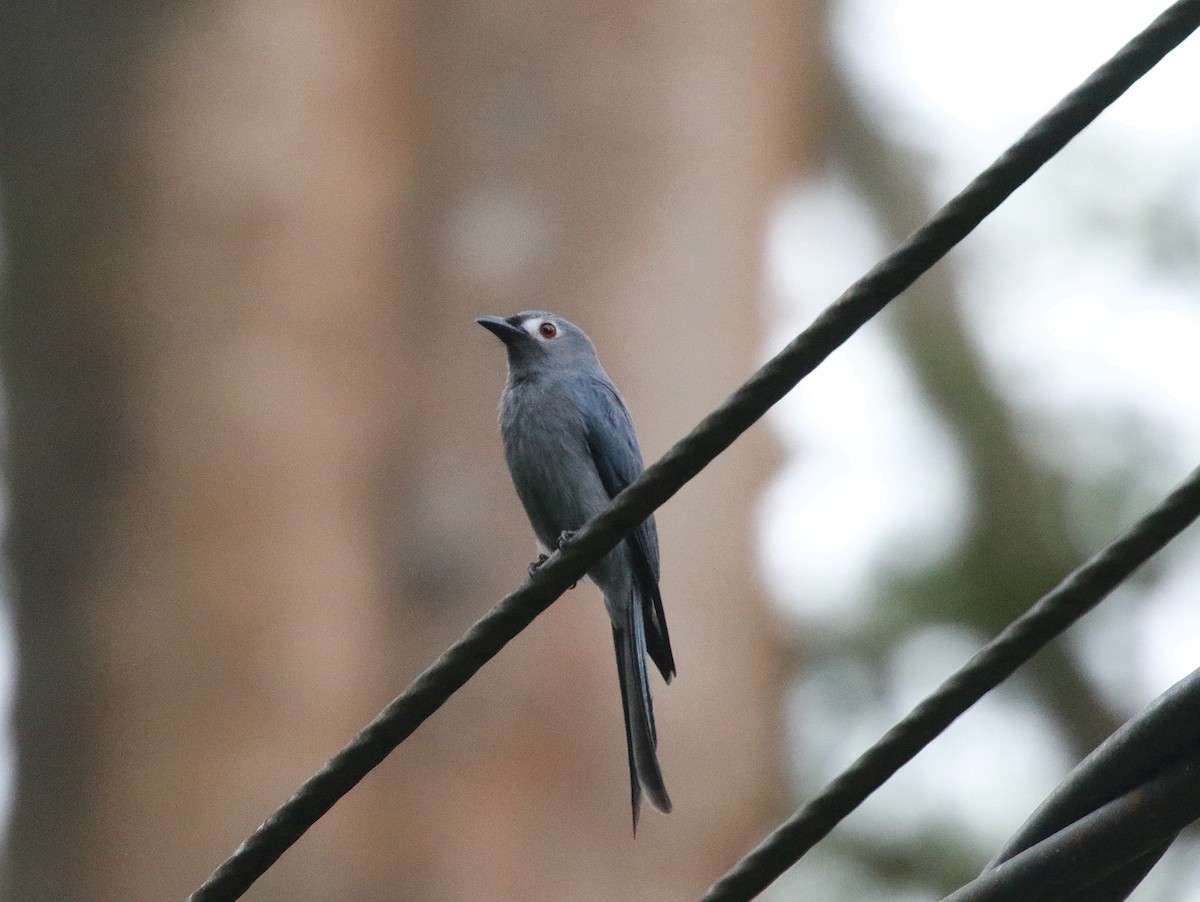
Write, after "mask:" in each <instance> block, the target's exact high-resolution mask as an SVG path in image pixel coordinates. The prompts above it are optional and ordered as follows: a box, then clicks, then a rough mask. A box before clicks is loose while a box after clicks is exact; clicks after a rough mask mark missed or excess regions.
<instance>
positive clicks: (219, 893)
mask: <svg viewBox="0 0 1200 902" xmlns="http://www.w3.org/2000/svg"><path fill="white" fill-rule="evenodd" d="M1197 24H1200V0H1183V2H1179V3H1176V4H1175V6H1173V7H1172V8H1171V9H1170V10H1168V11H1167V12H1166V13H1164V14H1163V16H1161V17H1160V18H1159V20H1158V21H1156V22H1155V23H1154V24H1153V25H1152V26H1151V27H1150V28H1148V29H1147V30H1146V31H1145V32H1143V33H1142V35H1140V36H1139V37H1138V38H1136V39H1135V40H1134V41H1133V42H1131V43H1130V44H1129V45H1128V46H1127V47H1126V48H1125V49H1123V50H1122V51H1121V52H1120V53H1118V54H1117V56H1115V57H1114V58H1113V59H1112V60H1111V61H1109V62H1108V63H1107V64H1106V65H1105V66H1104V67H1102V68H1101V69H1100V70H1098V71H1097V72H1096V73H1095V74H1093V75H1092V77H1091V78H1089V79H1088V80H1087V81H1086V82H1085V83H1084V84H1083V85H1081V86H1080V87H1079V88H1077V89H1076V90H1075V91H1074V92H1072V94H1070V95H1069V96H1068V97H1067V98H1066V99H1065V100H1063V101H1062V102H1061V103H1059V104H1058V106H1056V107H1055V108H1054V109H1053V110H1051V111H1050V113H1048V114H1047V115H1046V116H1044V117H1043V118H1042V119H1041V120H1039V121H1038V122H1037V123H1036V124H1035V125H1034V126H1033V128H1032V129H1030V131H1029V132H1028V133H1027V134H1026V135H1025V136H1024V137H1023V138H1021V140H1019V141H1018V142H1017V143H1016V144H1014V145H1013V146H1012V147H1010V148H1009V149H1008V150H1007V151H1006V152H1005V153H1004V154H1003V155H1002V156H1001V157H1000V158H999V159H998V160H997V161H996V162H995V163H993V164H992V165H991V166H990V167H988V169H986V170H985V171H984V172H983V173H982V174H981V175H979V176H978V177H977V178H976V179H975V180H974V181H972V182H971V184H970V185H968V186H967V188H966V189H965V190H963V191H962V192H961V193H960V194H959V195H958V196H957V197H955V198H954V199H953V200H951V201H950V203H948V204H947V205H946V206H945V207H943V208H942V210H941V211H939V212H938V214H937V215H935V216H934V217H933V219H931V220H930V221H929V223H927V224H926V225H925V226H924V227H923V228H921V229H920V230H918V231H917V232H916V233H914V234H913V235H912V236H911V237H910V238H909V239H908V240H907V241H906V242H905V243H904V244H903V245H902V246H901V247H900V248H898V249H897V250H896V251H894V252H893V253H892V254H890V255H889V256H888V257H886V258H885V259H884V260H883V261H881V262H880V263H879V264H877V265H876V266H875V267H874V268H873V269H872V270H871V271H870V272H868V273H867V274H866V275H865V276H864V277H863V278H861V279H859V280H858V281H857V282H855V283H854V284H853V285H852V286H850V288H849V289H847V291H846V292H845V293H844V294H843V295H842V296H841V297H840V298H838V299H837V300H836V301H835V302H834V303H833V304H832V305H830V307H828V308H827V309H826V310H825V311H824V312H823V313H822V314H821V315H820V316H819V317H817V319H816V320H815V321H814V322H813V323H812V325H811V326H809V327H808V328H807V329H805V330H804V331H803V332H802V333H801V334H800V335H798V336H797V337H796V338H795V339H794V340H793V341H792V342H791V343H790V344H789V345H788V346H787V347H786V348H784V349H783V350H782V351H781V352H780V353H779V354H777V355H776V356H775V357H774V358H772V359H771V360H770V361H769V362H768V363H767V364H766V365H765V366H763V367H762V368H761V369H759V370H758V372H757V373H755V374H754V376H752V377H751V378H750V379H749V380H748V381H747V382H746V383H745V384H744V385H742V387H741V388H739V389H738V390H737V391H736V392H734V393H733V395H731V396H730V397H729V399H728V400H726V401H725V403H724V404H722V405H721V406H720V407H719V408H717V410H715V411H714V412H713V413H711V414H710V415H709V416H708V417H706V418H705V419H704V420H703V421H702V422H701V423H700V424H699V425H698V426H696V428H695V429H693V430H692V431H691V433H689V434H688V435H687V436H686V437H685V438H684V439H682V440H681V441H679V442H678V443H677V444H676V445H675V446H674V447H672V448H671V449H670V450H669V451H668V452H667V453H666V454H665V455H663V457H662V458H661V459H660V460H659V461H658V462H657V463H655V464H653V465H652V466H651V467H649V468H648V469H647V470H646V472H645V473H643V474H642V476H641V477H640V478H639V479H637V480H636V481H635V482H634V483H633V484H632V485H631V486H629V487H628V488H627V489H625V491H623V492H622V493H621V494H620V495H619V496H617V498H616V499H615V500H614V501H613V504H612V505H611V506H610V507H609V509H608V510H606V511H605V512H604V513H602V514H601V515H600V516H598V517H596V518H595V519H594V520H592V521H591V522H590V523H588V524H587V525H586V526H585V527H583V529H581V530H579V531H578V532H577V533H576V535H575V538H574V540H573V541H572V542H571V543H570V544H569V545H568V546H567V547H566V548H565V549H563V550H562V551H561V552H556V553H555V554H553V555H551V556H550V559H549V560H548V561H547V562H546V564H545V565H544V566H543V567H542V568H541V569H540V570H539V571H538V572H537V573H536V574H535V576H534V578H533V579H532V580H530V581H529V582H528V583H526V584H525V585H523V586H522V587H521V588H519V589H518V590H517V591H515V592H513V593H511V594H510V595H508V596H506V597H505V598H504V599H503V600H502V601H501V602H500V603H499V604H498V605H496V607H495V608H493V609H492V610H491V611H490V612H489V613H488V614H487V615H485V616H484V617H483V618H482V619H480V620H479V621H478V622H477V623H476V624H475V625H474V626H473V627H471V629H470V630H469V631H468V633H467V634H466V636H464V637H463V639H461V640H460V641H459V642H458V643H456V644H455V645H454V646H453V647H451V648H450V649H448V650H447V651H446V652H445V653H444V654H443V655H442V656H441V657H440V658H439V659H438V660H437V662H435V663H434V664H433V666H432V667H430V668H429V669H428V670H426V671H425V672H424V673H422V674H421V675H420V676H419V677H418V678H417V679H416V680H415V681H414V682H413V683H412V684H411V685H410V686H409V687H408V689H406V690H405V691H404V692H403V693H402V694H401V695H400V696H399V697H397V698H396V699H395V700H394V701H393V702H392V703H391V704H390V705H388V706H387V708H385V709H384V710H383V711H382V712H380V714H379V715H378V716H377V717H376V718H375V719H374V720H373V721H372V722H371V723H370V724H369V725H368V726H367V727H366V728H365V729H364V730H363V731H362V733H360V734H359V735H358V736H357V737H355V739H354V740H353V741H351V743H350V744H349V745H347V746H346V747H345V748H344V749H342V751H340V752H338V754H337V755H335V756H334V757H333V758H332V759H330V761H329V762H328V763H327V764H326V765H325V766H324V767H323V768H322V769H321V770H320V771H319V772H318V773H317V774H316V775H314V776H313V777H312V778H310V779H309V780H308V781H307V782H306V783H305V784H304V785H303V786H301V787H300V789H299V790H297V792H296V794H295V795H293V796H292V798H291V799H289V800H288V801H287V802H285V803H284V804H283V806H282V807H280V808H279V810H278V811H276V812H275V814H273V815H272V816H271V817H270V818H269V819H268V820H267V821H266V822H264V823H263V824H262V825H261V826H260V827H259V828H258V829H257V830H255V832H254V833H253V834H252V835H251V836H250V837H249V838H248V839H247V840H246V841H245V842H244V843H242V845H241V846H239V847H238V849H237V850H236V851H235V852H234V853H233V855H231V856H230V858H229V859H228V860H226V861H225V863H224V864H222V865H221V866H220V867H219V868H218V869H217V870H216V871H215V872H214V873H213V874H212V876H210V877H209V878H208V880H207V881H205V883H204V884H203V885H202V886H201V887H200V888H199V889H198V890H196V892H195V893H194V894H193V895H192V896H191V900H192V902H225V900H233V899H237V898H240V897H241V895H242V893H244V892H245V891H246V889H247V888H248V887H249V886H250V885H251V884H252V883H253V882H254V881H255V880H257V879H258V878H259V877H260V876H262V874H263V873H265V872H266V870H267V869H268V868H269V867H271V865H272V864H273V863H274V862H275V861H276V860H278V858H279V856H280V855H282V854H283V853H284V852H285V851H287V849H288V848H290V847H291V845H292V844H293V843H295V842H296V840H297V839H299V838H300V836H302V835H303V834H304V832H305V831H306V830H307V829H308V828H309V827H311V826H312V825H313V824H314V823H315V822H316V821H317V820H318V819H319V818H320V817H321V816H322V815H323V814H325V812H327V811H328V810H329V809H330V808H332V807H333V805H334V804H335V803H336V802H337V801H338V799H340V798H341V797H342V796H343V795H345V794H346V793H347V792H349V791H350V789H351V788H353V787H354V786H355V784H357V783H358V781H359V780H361V779H362V778H363V777H364V776H366V774H367V773H369V772H370V770H371V769H372V768H373V767H375V765H377V764H378V763H379V762H380V761H382V760H383V759H384V758H385V757H386V756H387V755H388V753H390V752H391V751H392V749H394V748H395V747H396V746H397V745H399V743H401V742H403V741H404V739H405V738H406V737H407V736H409V735H410V734H411V733H412V732H413V730H415V729H416V728H417V727H418V726H420V724H421V723H422V722H423V721H424V720H425V718H427V717H428V716H429V715H430V714H432V713H433V712H434V711H436V710H437V709H438V708H439V707H440V706H441V705H442V704H443V703H444V702H445V701H446V700H447V699H448V698H449V697H450V696H451V695H452V694H453V693H454V692H455V691H456V690H457V689H458V688H459V687H460V686H462V685H463V684H464V683H465V682H466V681H467V680H468V679H470V678H471V677H472V676H473V675H474V674H475V673H476V672H477V671H478V670H479V668H481V667H482V666H483V665H484V664H485V663H487V661H489V660H490V659H491V658H492V657H493V656H494V655H496V654H497V653H498V652H499V651H500V649H501V648H503V647H504V645H505V644H506V643H507V642H508V641H509V640H511V639H512V638H513V637H514V636H516V635H517V634H518V633H519V632H520V631H521V630H522V629H524V628H525V627H526V626H528V625H529V624H530V623H531V622H532V621H533V619H534V618H535V617H537V615H538V614H540V613H541V612H542V611H544V610H545V609H546V608H547V607H549V606H550V604H552V603H553V601H554V600H555V599H556V598H557V597H558V596H559V595H561V594H562V593H563V592H564V591H565V590H566V588H567V587H568V586H570V585H571V584H572V583H573V582H575V581H577V580H578V579H579V578H581V577H582V576H583V575H584V574H585V573H586V572H587V570H588V568H589V567H590V566H591V565H592V564H594V563H595V562H596V561H598V560H599V559H600V558H601V557H603V556H604V555H605V554H606V553H607V552H608V551H610V550H611V549H612V548H613V547H614V546H615V545H616V544H617V542H619V541H620V540H621V539H622V538H623V537H624V536H625V535H626V534H627V533H628V532H630V531H632V530H633V529H634V528H635V527H636V526H637V525H638V524H639V523H641V522H642V521H643V520H645V518H646V517H647V516H649V515H650V514H651V513H652V512H653V511H654V510H655V509H656V508H658V507H660V506H661V505H662V504H663V503H665V502H666V501H667V500H668V499H669V498H671V496H673V495H674V494H675V493H676V492H678V491H679V489H680V488H682V487H683V485H684V484H685V483H687V482H688V481H689V480H690V479H691V478H692V477H694V476H695V475H696V474H697V473H699V472H700V471H701V470H702V469H704V467H706V466H707V465H708V464H709V463H711V462H712V460H713V459H714V458H716V456H717V455H718V454H720V453H721V452H722V451H724V450H725V449H726V448H727V447H729V445H731V444H732V443H733V441H734V440H735V439H736V438H737V437H738V436H739V435H741V434H742V433H743V432H745V431H746V430H747V429H748V428H749V427H750V426H752V425H753V424H754V423H755V422H757V421H758V419H759V418H761V417H762V415H763V414H764V413H766V411H767V410H769V409H770V408H771V406H772V405H774V404H775V403H776V402H778V401H779V400H780V399H781V398H782V397H783V396H784V395H785V394H787V393H788V392H789V391H790V390H791V389H792V388H793V387H794V386H795V385H796V383H798V382H799V381H800V380H801V379H803V378H804V377H805V376H806V375H808V374H809V373H810V372H812V371H813V369H815V368H816V367H817V365H818V364H820V363H821V362H822V361H823V360H824V359H825V358H826V357H828V356H829V355H830V354H831V353H832V352H833V351H834V350H835V349H836V348H837V347H838V346H839V345H841V344H842V343H843V342H844V341H846V339H848V338H849V337H850V336H851V335H852V334H854V332H855V331H856V330H857V329H858V328H859V327H861V326H862V325H863V324H864V323H866V322H867V321H868V320H870V319H871V317H873V316H874V315H875V314H876V313H878V312H879V311H880V310H882V309H883V308H884V307H885V306H886V305H887V304H888V303H889V302H890V301H891V300H892V299H893V298H895V297H896V295H898V294H899V293H900V292H901V291H903V290H904V289H905V288H907V287H908V286H909V285H911V284H912V283H913V282H914V281H915V280H916V279H917V278H918V277H919V276H920V275H921V274H922V273H924V272H925V271H926V270H928V269H929V268H930V267H931V266H933V264H934V263H936V262H937V261H938V260H939V259H941V257H943V256H944V255H945V254H946V253H947V252H948V251H949V250H950V249H951V248H952V247H953V246H954V245H955V244H957V243H958V242H959V241H961V240H962V239H963V238H964V237H965V236H966V235H967V234H969V233H970V232H971V230H972V229H974V228H975V226H977V225H978V224H979V223H980V222H981V221H982V220H983V219H984V218H985V217H987V216H988V215H989V214H990V213H991V212H992V211H993V210H995V209H996V207H997V206H999V205H1000V203H1001V202H1002V201H1004V199H1005V198H1007V197H1008V196H1009V195H1010V194H1011V193H1012V192H1013V191H1015V190H1016V189H1017V188H1018V187H1020V185H1021V184H1022V183H1023V182H1025V181H1026V180H1027V179H1028V178H1029V177H1030V176H1031V175H1032V174H1033V173H1034V172H1035V171H1037V169H1038V168H1039V167H1041V166H1042V165H1043V164H1044V163H1045V162H1046V161H1047V160H1049V159H1050V158H1051V157H1053V156H1054V154H1055V153H1057V152H1058V151H1059V150H1060V149H1061V148H1062V147H1063V145H1064V144H1066V143H1067V141H1069V140H1070V139H1071V138H1072V137H1074V136H1075V135H1076V134H1078V132H1079V131H1080V130H1082V129H1083V127H1084V126H1085V125H1087V124H1088V123H1089V122H1091V120H1092V119H1094V118H1095V117H1096V116H1097V115H1099V113H1100V112H1101V111H1102V110H1103V109H1104V108H1105V107H1106V106H1107V105H1108V104H1110V103H1112V101H1113V100H1115V99H1116V98H1117V97H1119V96H1120V95H1121V94H1122V93H1123V92H1124V91H1125V90H1126V89H1128V87H1129V86H1130V85H1132V84H1133V83H1134V82H1135V81H1136V80H1137V79H1138V78H1139V77H1141V76H1142V75H1143V74H1145V72H1147V71H1148V70H1149V69H1150V68H1151V67H1152V66H1153V65H1154V64H1155V63H1156V62H1157V61H1158V60H1159V59H1161V58H1162V56H1164V55H1165V54H1166V53H1167V52H1168V51H1169V50H1170V49H1171V48H1173V47H1174V46H1175V45H1176V44H1178V43H1179V42H1180V41H1182V40H1183V38H1184V37H1186V36H1187V34H1188V33H1190V32H1191V31H1192V30H1194V29H1195V28H1196V26H1197Z"/></svg>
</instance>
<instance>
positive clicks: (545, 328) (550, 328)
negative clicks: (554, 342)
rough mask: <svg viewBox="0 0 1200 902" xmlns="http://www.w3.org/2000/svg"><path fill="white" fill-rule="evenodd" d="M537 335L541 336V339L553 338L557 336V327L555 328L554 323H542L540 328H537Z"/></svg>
mask: <svg viewBox="0 0 1200 902" xmlns="http://www.w3.org/2000/svg"><path fill="white" fill-rule="evenodd" d="M538 334H539V335H541V336H542V338H553V337H554V336H555V335H557V334H558V327H557V326H555V325H554V323H542V324H541V325H540V326H538Z"/></svg>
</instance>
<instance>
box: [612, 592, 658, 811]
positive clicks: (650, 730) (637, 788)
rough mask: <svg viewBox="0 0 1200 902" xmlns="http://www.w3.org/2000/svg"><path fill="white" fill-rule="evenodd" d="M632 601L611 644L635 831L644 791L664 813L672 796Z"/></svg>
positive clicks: (638, 613)
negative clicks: (660, 753) (661, 760)
mask: <svg viewBox="0 0 1200 902" xmlns="http://www.w3.org/2000/svg"><path fill="white" fill-rule="evenodd" d="M633 602H634V603H632V604H630V605H629V606H628V607H629V613H628V615H627V616H626V618H625V625H624V627H623V628H621V629H618V628H617V627H615V626H614V627H613V647H614V648H615V649H616V653H617V676H618V678H619V679H620V682H621V707H622V709H623V710H624V713H625V746H626V751H627V752H628V755H629V792H630V803H631V805H632V806H633V829H634V832H635V833H636V832H637V824H638V813H639V811H640V810H641V802H642V792H643V790H644V791H645V793H646V797H647V798H648V799H650V804H651V805H653V806H654V807H655V808H657V809H658V810H659V811H662V812H663V813H666V812H669V811H670V810H671V798H670V796H668V795H667V787H666V785H665V784H664V783H663V775H662V768H661V767H659V764H658V755H657V753H656V751H655V749H656V748H657V746H658V737H657V735H656V733H655V729H654V703H653V701H652V700H651V698H650V681H649V679H648V677H647V673H646V634H645V627H644V625H643V623H642V612H641V610H640V606H639V605H638V604H637V599H636V598H635V599H633Z"/></svg>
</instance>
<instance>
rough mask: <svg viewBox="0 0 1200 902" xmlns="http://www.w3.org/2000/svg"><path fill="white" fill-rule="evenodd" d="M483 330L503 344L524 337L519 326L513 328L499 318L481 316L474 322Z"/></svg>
mask: <svg viewBox="0 0 1200 902" xmlns="http://www.w3.org/2000/svg"><path fill="white" fill-rule="evenodd" d="M475 322H477V323H479V325H481V326H483V328H485V329H487V330H488V331H489V332H491V333H492V334H493V335H495V336H496V337H497V338H498V339H500V340H501V341H502V342H504V343H505V344H508V343H509V342H510V341H512V340H513V339H514V338H521V337H523V336H524V335H525V332H524V330H523V329H521V327H520V326H514V325H513V324H512V323H510V322H509V321H508V320H506V319H504V318H503V317H500V316H481V317H479V319H477V320H475Z"/></svg>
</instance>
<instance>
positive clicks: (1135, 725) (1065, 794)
mask: <svg viewBox="0 0 1200 902" xmlns="http://www.w3.org/2000/svg"><path fill="white" fill-rule="evenodd" d="M1197 748H1200V670H1196V671H1194V672H1193V673H1191V674H1190V675H1189V676H1187V677H1185V678H1184V679H1182V680H1180V681H1179V682H1178V683H1176V684H1175V685H1174V686H1172V687H1171V688H1170V689H1168V690H1167V691H1166V692H1164V693H1163V694H1162V695H1160V696H1159V697H1158V698H1157V699H1155V700H1154V702H1152V703H1151V704H1149V705H1147V706H1146V708H1145V709H1143V710H1142V711H1141V712H1139V713H1138V715H1137V716H1136V717H1133V718H1131V719H1130V720H1129V721H1127V722H1126V723H1125V724H1123V725H1122V726H1121V728H1120V729H1119V730H1117V731H1116V732H1115V733H1113V734H1112V735H1111V736H1109V737H1108V738H1107V739H1106V740H1104V742H1103V743H1102V744H1101V745H1100V747H1099V748H1097V749H1096V750H1095V751H1093V752H1092V753H1091V754H1090V755H1088V756H1087V758H1085V759H1084V760H1083V761H1081V762H1080V763H1079V764H1078V765H1077V766H1076V767H1075V768H1074V769H1073V770H1072V771H1071V773H1070V774H1069V775H1068V776H1067V778H1066V779H1065V780H1063V781H1062V782H1061V783H1060V784H1059V785H1058V786H1057V787H1056V788H1055V790H1054V792H1052V793H1051V794H1050V795H1049V796H1048V797H1047V798H1046V800H1045V801H1043V802H1042V804H1041V805H1039V806H1038V809H1037V811H1035V812H1034V813H1033V814H1032V815H1031V816H1030V817H1029V819H1028V820H1027V821H1026V822H1025V823H1024V824H1022V825H1021V828H1020V829H1019V830H1018V831H1017V832H1016V833H1015V834H1014V835H1013V837H1012V838H1011V839H1009V841H1008V842H1007V843H1005V845H1004V848H1003V849H1001V850H1000V851H999V852H998V853H997V854H996V856H995V857H994V858H993V859H992V860H991V861H990V862H989V863H988V865H987V868H985V871H986V870H993V869H995V868H998V867H999V866H1000V865H1001V864H1003V863H1004V862H1005V861H1007V860H1009V859H1010V858H1014V857H1016V856H1017V855H1018V854H1020V853H1021V852H1023V851H1025V850H1026V849H1028V848H1030V847H1031V846H1033V845H1036V844H1037V843H1039V842H1041V841H1042V840H1044V839H1046V838H1048V837H1050V836H1053V835H1054V834H1055V833H1056V832H1057V831H1059V830H1062V829H1064V828H1065V827H1067V826H1069V825H1070V824H1072V823H1074V822H1076V821H1078V820H1080V819H1082V818H1084V817H1086V816H1087V815H1089V814H1091V813H1092V812H1093V811H1095V810H1097V809H1098V808H1100V807H1101V806H1103V805H1106V804H1107V803H1109V802H1111V801H1112V800H1113V799H1115V798H1117V797H1118V796H1121V795H1123V794H1125V793H1127V792H1130V791H1131V790H1133V789H1135V788H1136V787H1138V786H1139V785H1142V784H1145V783H1149V782H1150V781H1151V780H1153V779H1155V778H1157V777H1158V776H1159V775H1161V774H1162V772H1163V771H1164V770H1166V769H1168V768H1169V767H1172V766H1174V765H1175V764H1176V763H1177V762H1178V761H1179V759H1180V757H1181V756H1183V755H1185V754H1187V753H1188V752H1191V751H1192V750H1194V749H1197ZM1172 803H1173V804H1177V805H1180V806H1184V808H1185V809H1186V806H1187V805H1188V800H1187V799H1186V798H1185V797H1182V796H1180V797H1177V798H1175V799H1174V800H1173V802H1172V801H1170V800H1169V801H1168V802H1167V804H1168V805H1169V804H1172ZM1186 813H1187V811H1186V810H1185V811H1184V812H1183V815H1186ZM1184 819H1185V820H1186V817H1185V818H1184ZM1137 843H1138V845H1137V847H1136V848H1133V849H1129V850H1126V849H1120V850H1118V852H1119V857H1120V859H1121V860H1123V861H1126V862H1127V863H1126V864H1125V865H1123V866H1122V867H1120V868H1118V869H1116V870H1114V871H1112V872H1110V873H1109V874H1107V875H1105V876H1104V877H1103V878H1102V879H1100V880H1098V881H1096V882H1093V883H1092V884H1090V885H1089V886H1087V887H1086V888H1085V889H1086V898H1087V899H1089V900H1105V902H1113V900H1118V899H1124V898H1126V896H1128V895H1129V893H1130V892H1132V891H1133V889H1134V887H1136V886H1137V884H1138V883H1140V882H1141V880H1142V878H1143V877H1145V875H1146V873H1147V872H1148V871H1149V870H1150V868H1152V867H1153V866H1154V864H1155V862H1157V861H1158V859H1159V858H1160V857H1161V856H1162V854H1163V853H1164V852H1165V851H1166V850H1167V846H1168V845H1169V842H1168V843H1165V844H1163V845H1160V846H1158V847H1157V848H1154V849H1151V850H1150V851H1149V852H1146V851H1144V850H1143V849H1142V847H1141V844H1140V839H1138V840H1137ZM1113 854H1118V853H1117V852H1114V853H1113ZM1079 891H1080V892H1083V891H1084V890H1083V889H1081V890H1079ZM1080 898H1081V899H1082V898H1084V897H1083V896H1081V897H1080Z"/></svg>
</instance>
